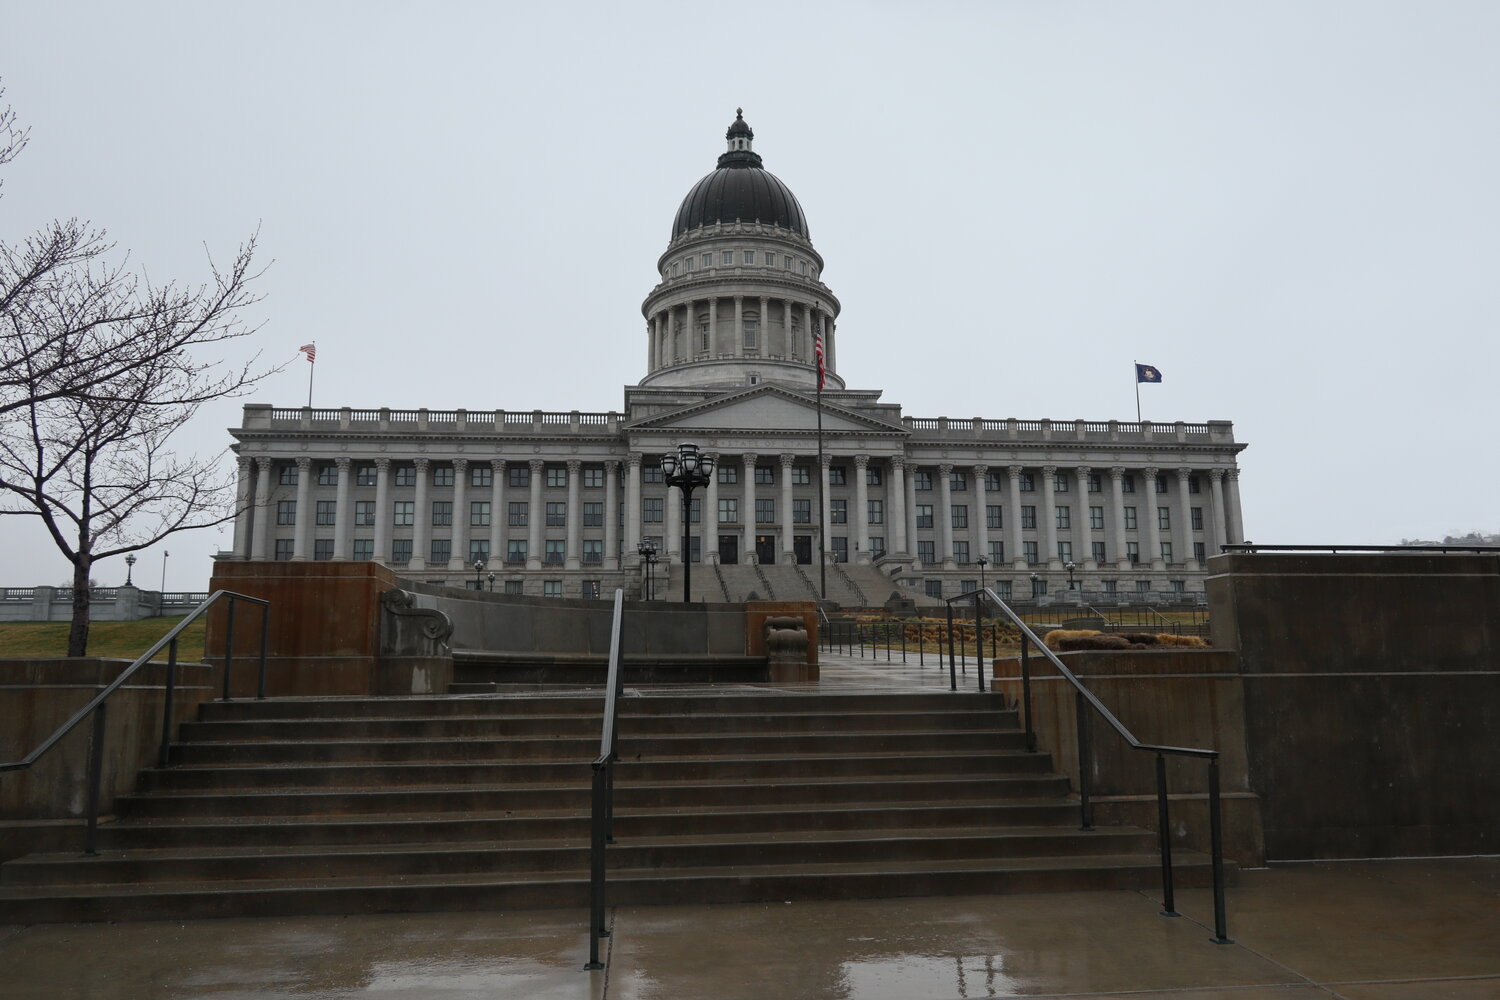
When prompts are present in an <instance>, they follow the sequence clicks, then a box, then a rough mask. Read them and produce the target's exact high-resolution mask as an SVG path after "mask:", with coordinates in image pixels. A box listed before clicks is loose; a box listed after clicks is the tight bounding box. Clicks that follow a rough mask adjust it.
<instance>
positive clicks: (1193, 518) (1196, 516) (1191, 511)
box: [1188, 507, 1203, 531]
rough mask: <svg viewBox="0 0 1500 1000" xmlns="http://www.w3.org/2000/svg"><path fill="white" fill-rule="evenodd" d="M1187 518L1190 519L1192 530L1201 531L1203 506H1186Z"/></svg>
mask: <svg viewBox="0 0 1500 1000" xmlns="http://www.w3.org/2000/svg"><path fill="white" fill-rule="evenodd" d="M1188 518H1189V520H1190V523H1191V524H1192V526H1193V530H1194V531H1202V530H1203V508H1202V507H1189V508H1188Z"/></svg>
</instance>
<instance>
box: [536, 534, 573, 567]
mask: <svg viewBox="0 0 1500 1000" xmlns="http://www.w3.org/2000/svg"><path fill="white" fill-rule="evenodd" d="M546 546H547V547H546V553H545V555H544V556H543V557H542V561H543V562H545V563H547V564H548V565H556V564H559V563H561V562H562V561H563V556H564V555H565V554H566V546H567V542H564V541H562V540H561V539H557V538H549V539H547V542H546Z"/></svg>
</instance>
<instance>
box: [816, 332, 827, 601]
mask: <svg viewBox="0 0 1500 1000" xmlns="http://www.w3.org/2000/svg"><path fill="white" fill-rule="evenodd" d="M814 336H815V337H816V338H817V339H816V340H815V341H814V349H815V353H817V355H818V358H817V364H818V370H817V386H818V392H817V401H818V406H817V409H818V595H819V597H820V599H822V600H825V601H826V600H828V525H827V524H826V523H825V521H826V518H825V516H824V511H825V510H826V509H827V507H828V504H827V502H826V501H825V500H824V499H823V477H824V475H825V474H826V472H825V468H826V467H825V466H824V465H823V360H822V346H823V327H822V325H821V324H819V326H818V328H817V329H816V330H815V331H814Z"/></svg>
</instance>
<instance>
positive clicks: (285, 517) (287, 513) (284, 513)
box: [276, 500, 297, 524]
mask: <svg viewBox="0 0 1500 1000" xmlns="http://www.w3.org/2000/svg"><path fill="white" fill-rule="evenodd" d="M276 523H277V524H296V523H297V501H295V500H277V501H276Z"/></svg>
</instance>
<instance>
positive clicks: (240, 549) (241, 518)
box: [234, 457, 255, 559]
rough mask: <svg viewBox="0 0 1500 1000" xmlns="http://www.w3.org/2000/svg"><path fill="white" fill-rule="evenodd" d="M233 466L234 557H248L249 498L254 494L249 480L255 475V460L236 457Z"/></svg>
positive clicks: (251, 514)
mask: <svg viewBox="0 0 1500 1000" xmlns="http://www.w3.org/2000/svg"><path fill="white" fill-rule="evenodd" d="M235 466H236V468H237V469H238V478H237V479H236V481H235V487H234V557H235V558H236V559H249V558H250V523H251V519H252V517H253V512H252V511H251V509H250V498H251V497H253V496H254V495H255V494H254V492H253V491H254V483H252V482H251V480H252V479H253V478H254V476H255V462H254V461H253V460H252V459H248V458H244V457H240V458H238V459H236V461H235Z"/></svg>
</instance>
